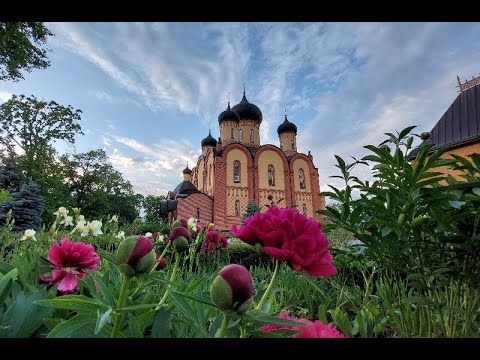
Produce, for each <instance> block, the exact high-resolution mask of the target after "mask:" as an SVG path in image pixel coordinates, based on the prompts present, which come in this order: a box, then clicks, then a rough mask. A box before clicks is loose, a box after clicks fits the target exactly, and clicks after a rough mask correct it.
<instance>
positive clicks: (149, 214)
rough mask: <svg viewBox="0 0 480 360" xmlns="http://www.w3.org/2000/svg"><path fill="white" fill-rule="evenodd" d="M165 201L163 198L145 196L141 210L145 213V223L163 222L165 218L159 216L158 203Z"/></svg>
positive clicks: (161, 196)
mask: <svg viewBox="0 0 480 360" xmlns="http://www.w3.org/2000/svg"><path fill="white" fill-rule="evenodd" d="M162 200H165V196H163V195H160V196H155V195H147V196H146V197H145V198H144V199H143V210H144V211H145V221H146V222H151V223H159V222H162V221H163V220H165V216H161V215H160V202H161V201H162Z"/></svg>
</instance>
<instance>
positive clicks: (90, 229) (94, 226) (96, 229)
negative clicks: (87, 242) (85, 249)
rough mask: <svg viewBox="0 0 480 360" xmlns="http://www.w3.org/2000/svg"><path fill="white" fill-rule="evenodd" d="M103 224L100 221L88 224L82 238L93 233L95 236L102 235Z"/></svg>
mask: <svg viewBox="0 0 480 360" xmlns="http://www.w3.org/2000/svg"><path fill="white" fill-rule="evenodd" d="M101 227H102V222H101V221H98V220H93V221H92V222H90V221H89V222H88V223H87V225H85V227H84V228H83V230H82V233H81V234H80V236H87V235H88V234H89V233H92V235H93V236H98V235H102V234H103V232H102V230H101Z"/></svg>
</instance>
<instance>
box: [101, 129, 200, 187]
mask: <svg viewBox="0 0 480 360" xmlns="http://www.w3.org/2000/svg"><path fill="white" fill-rule="evenodd" d="M103 144H104V145H105V146H106V147H107V148H109V149H111V153H110V155H109V160H110V162H111V163H112V164H113V165H114V166H115V168H116V169H117V170H119V171H120V172H121V173H122V174H123V175H124V177H125V178H126V179H128V180H129V181H130V182H131V183H132V185H133V188H134V191H136V192H139V193H141V194H144V195H148V194H152V195H166V194H167V192H168V191H170V190H173V189H174V188H175V186H177V185H178V184H179V183H180V182H181V181H182V180H183V178H182V170H183V169H184V168H185V167H186V165H187V162H188V164H189V166H190V168H192V167H193V166H194V165H195V164H196V159H198V156H199V155H200V149H198V147H197V146H194V145H193V144H191V143H190V142H189V141H187V140H182V139H180V140H178V141H174V140H170V139H160V140H159V141H158V142H156V143H155V144H153V145H152V144H144V143H142V142H140V141H138V140H136V139H132V138H127V137H120V136H111V137H108V138H106V137H105V138H104V140H103ZM114 146H115V147H114ZM119 146H120V147H121V146H123V147H124V148H125V150H124V151H121V150H119V148H118V147H119ZM127 153H129V154H128V155H127ZM130 154H133V155H130Z"/></svg>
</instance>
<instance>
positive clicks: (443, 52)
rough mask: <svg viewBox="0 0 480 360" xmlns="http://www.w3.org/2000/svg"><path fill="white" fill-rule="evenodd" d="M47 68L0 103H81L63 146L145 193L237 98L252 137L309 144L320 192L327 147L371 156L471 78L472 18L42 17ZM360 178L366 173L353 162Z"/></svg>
mask: <svg viewBox="0 0 480 360" xmlns="http://www.w3.org/2000/svg"><path fill="white" fill-rule="evenodd" d="M46 26H47V27H48V28H49V29H50V30H51V31H52V32H53V33H54V34H55V36H54V37H51V38H49V40H48V41H47V45H46V46H47V47H48V48H49V49H50V50H51V51H50V52H49V53H48V58H49V60H50V62H51V66H50V67H49V68H47V69H45V70H34V71H33V72H31V73H25V74H24V77H25V80H21V81H19V82H5V81H3V82H0V103H1V102H3V101H7V100H8V99H9V98H10V96H11V95H12V94H25V95H35V96H36V97H37V98H39V99H44V100H55V101H56V102H57V103H59V104H62V105H72V106H73V107H74V108H75V109H81V110H82V112H83V113H82V120H81V121H80V125H81V126H82V130H83V132H84V133H85V135H78V136H77V137H76V142H75V146H74V147H72V146H68V145H67V144H63V143H58V144H57V148H58V150H59V152H60V153H65V152H77V153H79V152H86V151H88V150H91V149H98V148H103V149H104V150H105V151H106V152H107V154H108V156H109V161H110V162H111V163H112V164H113V166H114V167H115V168H116V169H117V170H119V171H120V172H122V173H123V175H124V177H125V178H126V179H128V180H129V181H130V182H131V183H132V185H133V188H134V191H136V192H138V193H141V194H143V195H149V194H152V195H166V194H167V191H169V190H172V189H174V188H175V186H176V185H177V184H178V183H180V182H181V181H182V170H183V169H184V168H185V166H186V165H187V163H188V165H189V166H190V168H192V167H193V166H194V165H195V164H196V162H197V159H198V156H199V155H200V154H201V147H200V141H201V140H202V139H203V138H204V137H206V136H207V135H208V128H209V125H210V126H211V130H212V135H213V136H214V137H215V138H218V136H219V128H218V120H217V117H218V114H219V113H221V112H222V111H224V110H225V109H226V107H227V99H228V94H229V93H230V99H231V104H232V106H233V105H235V104H237V103H238V102H239V101H240V100H241V98H242V95H243V83H245V88H246V96H247V99H248V100H249V101H250V102H252V103H254V104H256V105H257V106H258V107H259V108H260V109H261V110H262V113H263V121H262V124H261V127H260V140H261V144H267V143H270V144H274V145H277V146H278V145H279V142H278V135H277V132H276V130H277V127H278V125H280V124H281V123H282V121H283V118H284V112H285V108H286V109H287V114H288V119H289V120H290V121H292V122H293V123H295V124H296V125H297V129H298V135H297V146H298V151H299V152H303V153H308V151H311V153H312V155H313V160H314V164H315V166H316V167H317V168H318V171H319V175H320V187H321V190H322V191H327V190H329V187H328V185H335V186H338V185H340V184H339V182H338V179H332V178H329V176H331V175H338V172H337V169H336V168H335V166H334V165H335V157H334V155H340V156H342V157H343V158H345V159H348V158H349V157H350V156H354V157H356V158H361V157H362V156H364V155H366V154H367V153H368V151H367V150H365V149H364V148H363V146H364V145H367V144H374V145H378V144H379V143H380V142H381V141H383V140H384V139H385V135H384V133H385V132H394V131H395V130H398V131H400V130H402V129H403V128H405V127H406V126H409V125H417V126H418V129H416V132H417V133H421V132H423V131H430V130H431V129H432V127H433V126H434V125H435V124H436V122H437V121H438V120H439V119H440V117H441V116H442V115H443V113H444V112H445V111H446V110H447V109H448V107H449V106H450V104H451V103H452V102H453V101H454V99H455V98H456V97H457V95H458V89H457V88H456V86H457V84H458V83H457V75H458V76H460V79H461V80H462V82H463V81H464V80H465V79H471V78H472V76H478V74H479V73H480V61H479V60H480V41H478V39H479V38H480V23H191V22H189V23H87V22H83V23H46ZM357 175H359V176H360V177H361V178H366V177H368V176H369V170H368V169H367V168H366V167H365V168H359V167H357Z"/></svg>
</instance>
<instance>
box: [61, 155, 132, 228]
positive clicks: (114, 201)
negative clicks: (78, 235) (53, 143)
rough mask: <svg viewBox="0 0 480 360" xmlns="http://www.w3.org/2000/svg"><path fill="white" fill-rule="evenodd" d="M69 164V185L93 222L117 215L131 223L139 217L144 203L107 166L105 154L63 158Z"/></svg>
mask: <svg viewBox="0 0 480 360" xmlns="http://www.w3.org/2000/svg"><path fill="white" fill-rule="evenodd" d="M62 162H63V163H68V164H69V165H68V168H69V169H70V171H69V172H68V177H67V182H68V186H69V189H70V192H71V194H72V196H73V198H74V201H75V204H76V206H77V207H80V208H82V213H83V214H84V215H85V216H87V217H90V218H94V217H95V218H98V217H102V216H106V215H108V214H112V215H113V214H117V215H120V217H123V219H124V220H127V221H128V222H131V221H133V220H134V219H135V218H136V217H138V208H139V207H140V205H141V199H140V198H139V197H138V196H137V195H135V194H134V192H133V187H132V184H131V183H130V182H129V181H128V180H125V179H124V178H123V176H122V174H121V173H120V172H119V171H118V170H115V169H114V168H113V166H112V164H110V163H108V157H107V154H106V153H105V151H104V150H102V149H98V150H91V151H88V152H86V153H81V154H75V155H73V156H72V157H71V158H69V157H68V156H63V157H62Z"/></svg>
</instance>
